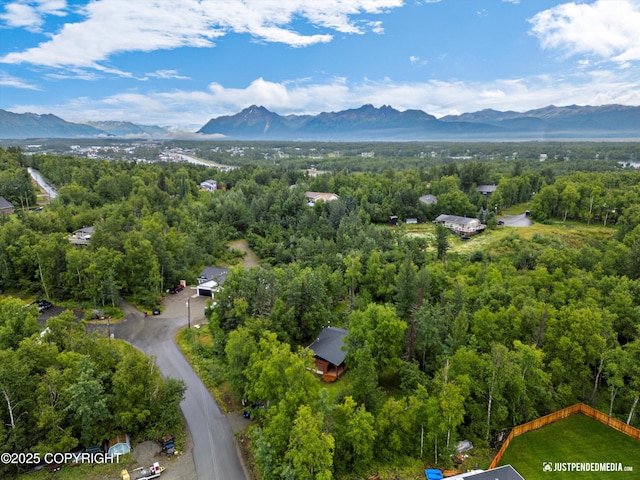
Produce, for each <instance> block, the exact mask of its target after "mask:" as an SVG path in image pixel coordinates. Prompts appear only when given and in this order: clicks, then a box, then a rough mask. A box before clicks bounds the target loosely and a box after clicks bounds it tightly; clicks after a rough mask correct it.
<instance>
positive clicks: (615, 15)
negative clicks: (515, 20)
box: [529, 0, 640, 63]
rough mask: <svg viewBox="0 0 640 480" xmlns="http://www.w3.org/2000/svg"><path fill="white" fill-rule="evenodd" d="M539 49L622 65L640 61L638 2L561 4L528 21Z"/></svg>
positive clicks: (600, 0) (610, 0) (603, 0)
mask: <svg viewBox="0 0 640 480" xmlns="http://www.w3.org/2000/svg"><path fill="white" fill-rule="evenodd" d="M529 21H530V23H531V25H532V32H533V34H534V35H536V36H537V37H538V39H539V40H540V43H541V45H542V47H543V48H549V49H559V50H561V51H563V52H565V53H566V55H575V54H589V55H595V56H597V57H600V58H602V59H605V60H612V61H615V62H620V63H624V62H627V61H638V60H640V32H639V30H638V27H639V26H640V1H639V0H597V1H596V2H595V3H592V4H585V3H581V4H577V3H574V2H571V3H564V4H561V5H558V6H556V7H554V8H551V9H548V10H544V11H542V12H540V13H538V14H536V15H535V16H534V17H533V18H532V19H530V20H529Z"/></svg>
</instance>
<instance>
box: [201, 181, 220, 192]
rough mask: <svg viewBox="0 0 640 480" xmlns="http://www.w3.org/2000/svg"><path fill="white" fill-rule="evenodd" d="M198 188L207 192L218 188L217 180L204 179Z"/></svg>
mask: <svg viewBox="0 0 640 480" xmlns="http://www.w3.org/2000/svg"><path fill="white" fill-rule="evenodd" d="M200 188H201V189H202V190H206V191H208V192H215V191H216V190H217V189H218V181H217V180H205V181H204V182H201V183H200Z"/></svg>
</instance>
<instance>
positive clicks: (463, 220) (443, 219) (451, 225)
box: [433, 214, 487, 235]
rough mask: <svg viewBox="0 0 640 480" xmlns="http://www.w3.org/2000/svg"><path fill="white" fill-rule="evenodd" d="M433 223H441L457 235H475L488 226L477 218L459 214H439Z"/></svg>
mask: <svg viewBox="0 0 640 480" xmlns="http://www.w3.org/2000/svg"><path fill="white" fill-rule="evenodd" d="M433 223H439V224H441V225H442V226H444V227H445V228H448V229H449V230H451V231H452V232H454V233H455V234H457V235H474V234H476V233H480V232H482V231H484V229H485V228H487V226H486V225H484V224H483V223H481V222H480V220H478V219H477V218H469V217H459V216H457V215H444V214H442V215H438V216H437V217H436V219H435V220H434V221H433Z"/></svg>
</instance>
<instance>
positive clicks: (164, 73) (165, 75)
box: [146, 70, 189, 80]
mask: <svg viewBox="0 0 640 480" xmlns="http://www.w3.org/2000/svg"><path fill="white" fill-rule="evenodd" d="M146 76H147V77H151V78H162V79H171V78H175V79H178V80H188V79H189V77H185V76H184V75H180V74H178V71H177V70H156V71H155V72H149V73H147V75H146Z"/></svg>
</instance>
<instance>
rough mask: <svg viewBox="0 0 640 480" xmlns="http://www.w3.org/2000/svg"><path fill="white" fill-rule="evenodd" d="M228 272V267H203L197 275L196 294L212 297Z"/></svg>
mask: <svg viewBox="0 0 640 480" xmlns="http://www.w3.org/2000/svg"><path fill="white" fill-rule="evenodd" d="M228 273H229V269H228V268H220V267H204V270H202V273H200V275H198V286H197V287H196V291H197V293H198V295H199V296H201V297H213V294H214V293H215V292H217V291H219V290H220V287H221V286H222V284H223V283H224V281H225V279H226V278H227V274H228Z"/></svg>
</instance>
